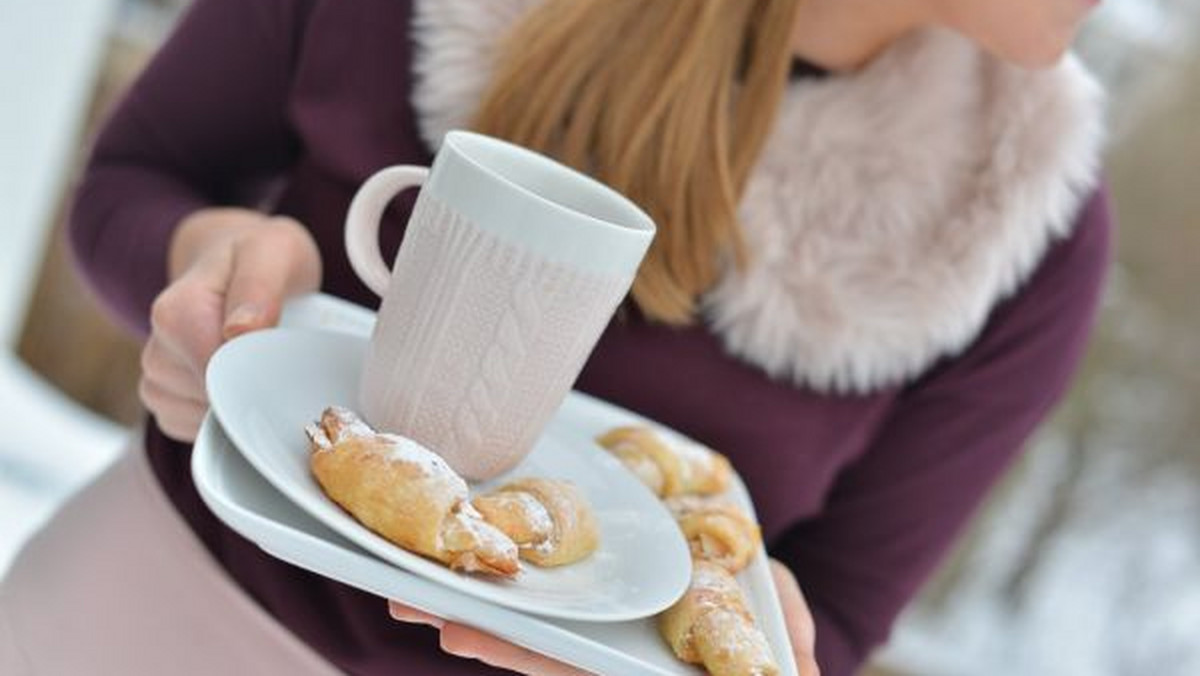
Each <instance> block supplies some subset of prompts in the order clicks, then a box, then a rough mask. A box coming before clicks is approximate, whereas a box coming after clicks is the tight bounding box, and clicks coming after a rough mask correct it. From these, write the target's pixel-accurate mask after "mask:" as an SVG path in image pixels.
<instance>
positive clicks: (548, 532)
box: [472, 479, 600, 566]
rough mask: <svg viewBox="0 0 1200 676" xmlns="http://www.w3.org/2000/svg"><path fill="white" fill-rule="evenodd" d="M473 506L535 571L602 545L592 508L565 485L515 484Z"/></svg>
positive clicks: (538, 481)
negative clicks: (535, 566) (512, 544)
mask: <svg viewBox="0 0 1200 676" xmlns="http://www.w3.org/2000/svg"><path fill="white" fill-rule="evenodd" d="M472 504H474V506H475V509H477V510H478V511H479V513H480V514H482V515H483V518H484V520H485V521H487V522H488V523H490V524H492V525H493V526H495V527H496V528H499V529H500V530H501V531H503V532H504V534H505V535H507V536H508V537H509V538H511V539H512V541H513V542H515V543H517V547H518V548H519V549H518V552H519V554H520V557H521V558H522V559H525V560H526V561H529V562H530V563H534V564H537V565H539V566H562V565H566V564H568V563H575V562H576V561H579V560H580V559H583V558H586V557H587V556H589V555H591V553H592V552H594V551H596V547H597V546H598V545H599V543H600V537H599V534H598V532H597V528H596V520H595V518H594V517H593V516H592V509H591V506H590V505H588V503H587V500H586V499H585V498H584V497H583V494H582V493H581V492H580V491H579V489H578V488H576V487H575V484H572V483H570V482H567V481H556V480H551V479H519V480H517V481H513V482H511V483H508V484H505V485H503V486H501V487H500V488H498V489H496V490H495V491H492V492H490V493H487V494H484V495H480V496H478V497H476V498H475V499H474V500H473V501H472Z"/></svg>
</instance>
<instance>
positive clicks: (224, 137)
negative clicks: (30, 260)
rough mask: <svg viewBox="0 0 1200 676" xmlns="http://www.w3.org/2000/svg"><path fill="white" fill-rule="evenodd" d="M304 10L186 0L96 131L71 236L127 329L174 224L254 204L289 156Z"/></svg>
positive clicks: (151, 293) (143, 310)
mask: <svg viewBox="0 0 1200 676" xmlns="http://www.w3.org/2000/svg"><path fill="white" fill-rule="evenodd" d="M305 14H306V6H305V0H254V1H253V2H246V1H245V0H197V2H195V3H194V4H193V5H192V7H191V8H190V10H189V11H188V12H187V14H186V15H185V16H184V17H183V18H182V20H181V22H180V23H179V25H178V26H177V28H176V30H175V32H174V33H173V34H172V35H171V37H170V38H169V39H168V41H167V42H166V43H165V44H164V46H163V47H162V49H160V50H159V52H158V53H157V54H156V55H155V57H154V59H153V60H152V62H151V63H150V64H149V66H148V67H147V68H146V69H145V71H143V73H142V74H141V75H140V77H139V78H138V79H137V80H136V81H135V82H134V84H133V85H132V87H131V88H130V90H129V91H128V92H127V93H126V95H125V97H124V98H123V100H122V101H121V102H120V103H119V104H118V105H117V107H116V108H115V109H114V110H113V112H112V113H111V115H110V117H109V118H108V120H107V121H106V123H105V125H104V126H103V128H102V129H101V131H100V133H99V135H98V136H97V138H96V140H95V143H94V146H93V148H92V155H91V157H90V159H89V161H88V164H87V166H86V168H85V170H84V173H83V176H82V178H81V181H80V184H79V186H78V188H77V190H76V194H75V201H74V205H73V208H72V212H71V220H70V239H71V245H72V248H73V250H74V253H75V257H76V260H77V262H78V264H79V266H80V267H81V268H82V270H83V271H84V274H85V276H86V277H87V278H88V280H89V282H90V283H91V284H92V286H93V287H94V288H95V289H96V290H97V291H98V293H99V295H100V297H101V298H102V299H103V300H104V301H105V302H106V304H107V305H108V306H109V307H110V309H112V310H113V311H114V312H115V313H116V314H117V315H118V316H119V317H120V318H121V319H123V320H124V321H125V322H126V323H127V324H128V325H130V326H131V327H133V328H135V329H137V330H140V331H143V332H144V331H146V330H147V327H148V324H149V308H150V303H151V301H152V300H153V299H154V297H155V296H156V295H157V294H158V292H159V291H160V290H161V289H162V288H163V287H164V286H165V284H166V281H167V249H168V246H169V243H170V239H171V234H172V233H173V231H174V228H175V226H176V224H177V223H178V222H179V221H180V220H181V219H182V218H183V217H184V216H185V215H186V214H188V213H190V212H192V211H194V210H196V209H198V208H201V207H203V206H207V205H214V204H244V205H251V204H254V203H255V202H256V201H257V200H259V199H261V197H262V187H263V186H264V185H266V183H267V179H269V178H271V177H272V176H277V175H279V174H280V173H281V172H282V171H283V170H284V169H285V168H286V167H287V165H288V164H289V162H290V161H291V160H292V158H293V157H294V155H295V146H296V141H295V138H294V135H293V134H292V132H291V130H290V128H289V125H288V122H287V110H286V107H287V97H288V91H289V86H290V80H291V73H292V71H293V65H294V61H295V59H296V52H297V51H298V48H299V41H300V37H301V32H302V30H303V26H304V16H305Z"/></svg>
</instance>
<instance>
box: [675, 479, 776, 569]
mask: <svg viewBox="0 0 1200 676" xmlns="http://www.w3.org/2000/svg"><path fill="white" fill-rule="evenodd" d="M663 502H664V503H665V504H666V506H667V508H668V509H670V510H671V514H673V515H674V516H675V521H676V522H677V523H678V524H679V529H680V530H682V531H683V537H684V538H686V539H687V541H688V546H689V547H690V548H691V550H692V558H694V559H697V560H702V561H711V562H713V563H715V564H717V565H719V566H721V567H722V568H724V569H725V570H728V571H729V572H731V573H737V572H738V571H740V570H742V569H743V568H745V567H746V566H747V565H748V564H749V563H750V560H751V559H752V558H754V555H755V553H757V552H758V547H759V545H760V544H761V543H762V535H761V533H760V530H759V527H758V524H757V523H755V522H754V520H753V519H751V518H750V517H749V516H748V515H747V514H746V513H745V512H743V511H742V510H741V508H740V507H738V506H737V505H735V504H733V503H732V502H729V501H727V500H723V499H721V498H711V497H701V496H698V495H679V496H676V497H673V498H667V499H666V500H664V501H663Z"/></svg>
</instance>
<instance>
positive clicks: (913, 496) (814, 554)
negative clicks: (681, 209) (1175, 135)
mask: <svg viewBox="0 0 1200 676" xmlns="http://www.w3.org/2000/svg"><path fill="white" fill-rule="evenodd" d="M1110 230H1111V223H1110V217H1109V206H1108V201H1107V196H1106V193H1105V192H1104V191H1103V190H1101V191H1099V192H1097V193H1096V195H1095V196H1093V198H1092V199H1091V200H1089V201H1088V203H1087V204H1086V205H1085V207H1084V208H1083V210H1082V211H1081V214H1080V217H1079V221H1078V223H1077V225H1076V228H1075V230H1074V231H1073V234H1072V235H1071V237H1069V238H1068V239H1066V240H1064V241H1062V242H1059V243H1057V244H1056V245H1054V246H1053V247H1052V249H1051V250H1050V251H1049V252H1048V254H1047V255H1046V258H1045V260H1044V261H1043V262H1042V264H1041V266H1040V268H1039V269H1038V271H1037V272H1036V273H1035V275H1034V276H1033V277H1032V279H1030V280H1029V282H1028V283H1027V284H1026V285H1025V286H1024V288H1023V289H1021V290H1020V291H1019V292H1018V294H1017V295H1016V296H1014V297H1013V298H1010V299H1008V300H1007V301H1005V302H1004V303H1002V304H1001V305H999V306H998V307H997V308H996V309H995V311H994V312H993V313H992V316H991V318H990V320H989V323H988V325H987V327H986V328H985V330H984V332H983V333H982V335H981V336H980V337H979V338H978V340H977V341H976V342H975V343H974V344H973V345H972V347H971V348H970V349H969V350H968V351H967V352H966V353H964V354H962V355H961V356H959V357H957V358H955V359H953V360H948V361H946V362H945V363H943V364H941V365H939V366H938V367H936V368H935V369H934V370H933V371H932V372H931V373H929V374H928V375H927V376H925V377H924V378H922V379H921V380H920V381H919V382H917V383H915V384H914V385H913V386H911V387H909V388H908V389H907V390H906V391H905V392H904V393H903V394H902V395H901V397H900V400H899V402H898V403H897V405H896V407H895V409H894V411H893V412H892V413H891V415H890V416H889V417H888V419H887V420H886V421H885V422H884V424H883V425H882V427H881V428H880V430H879V433H878V435H877V436H876V438H875V441H874V442H873V444H872V445H871V447H870V448H869V449H868V450H867V452H866V453H865V454H864V455H863V456H862V457H861V458H859V459H858V460H857V461H856V462H855V463H853V464H852V465H850V466H849V467H847V468H846V469H845V470H844V471H843V472H842V473H841V474H840V476H839V477H838V480H837V482H836V483H835V485H834V487H833V489H832V490H831V492H830V494H829V496H828V498H827V502H826V505H825V508H824V510H823V511H822V512H821V514H820V516H818V517H817V518H814V519H812V520H810V521H807V522H803V523H800V524H797V525H796V526H794V527H793V528H791V529H790V530H789V531H788V532H787V533H786V534H785V535H784V536H783V537H782V538H781V539H780V540H779V541H778V542H776V543H773V547H772V550H773V551H772V553H773V555H774V556H776V557H778V558H779V559H781V560H782V561H784V562H785V563H786V564H787V565H788V567H789V568H791V570H792V571H793V572H794V573H795V575H796V577H797V579H798V580H799V582H800V587H801V588H802V589H803V590H804V593H805V595H806V597H807V599H808V601H809V605H810V607H811V609H812V613H813V615H814V619H815V621H816V651H817V661H818V664H819V665H820V667H821V673H822V674H824V675H825V676H841V675H843V674H851V673H853V671H854V670H855V669H856V668H857V667H858V666H859V665H860V664H861V662H862V661H863V660H864V659H865V658H866V656H867V655H868V653H869V651H870V650H871V649H872V648H873V647H874V646H876V645H877V644H879V643H881V642H883V641H884V640H885V639H886V637H887V635H888V632H889V630H890V627H891V625H892V622H893V621H894V619H895V617H896V615H897V614H898V613H899V612H900V610H901V609H902V608H903V606H904V605H905V604H906V603H907V602H908V601H909V600H910V599H911V598H912V596H913V595H914V594H915V593H916V592H917V590H918V588H919V586H920V585H921V583H922V582H923V581H924V580H925V579H926V577H927V576H928V575H929V574H930V572H931V571H932V570H933V569H934V567H935V566H936V565H937V563H938V562H939V560H940V558H941V557H942V555H943V554H944V553H945V551H946V550H947V549H948V547H949V545H950V544H951V543H952V541H953V540H954V538H955V536H956V535H957V534H958V532H959V530H960V529H961V528H962V527H963V525H964V524H965V523H966V522H967V520H968V518H969V517H970V516H971V515H972V513H973V511H974V510H975V509H976V507H977V506H978V505H979V503H980V502H981V500H982V498H983V497H984V495H985V493H986V491H987V490H988V489H989V488H990V487H991V485H992V484H993V483H994V482H995V480H996V479H997V478H998V477H1000V476H1001V474H1002V473H1003V472H1004V470H1005V468H1006V467H1007V466H1008V465H1009V462H1010V461H1011V460H1012V459H1013V458H1014V457H1015V456H1016V454H1017V452H1018V450H1019V449H1020V448H1021V445H1022V444H1023V443H1024V442H1025V441H1026V439H1027V438H1028V437H1029V435H1030V434H1031V433H1032V432H1033V430H1034V429H1035V428H1036V427H1037V425H1038V424H1039V423H1040V422H1041V421H1042V420H1043V419H1044V418H1045V417H1046V415H1047V414H1048V413H1049V411H1050V410H1051V408H1052V407H1053V406H1054V404H1055V403H1056V402H1058V400H1059V399H1060V398H1061V397H1062V396H1063V394H1064V392H1065V391H1066V388H1067V385H1068V383H1069V381H1070V378H1071V376H1072V374H1073V372H1074V370H1075V367H1076V365H1077V363H1078V361H1079V358H1080V356H1081V355H1082V353H1083V350H1084V344H1085V341H1086V339H1087V336H1088V333H1089V329H1090V327H1091V326H1092V322H1093V319H1094V316H1095V313H1096V307H1097V301H1098V299H1099V296H1100V291H1101V287H1102V284H1103V280H1104V273H1105V269H1106V268H1107V265H1108V262H1109V239H1110Z"/></svg>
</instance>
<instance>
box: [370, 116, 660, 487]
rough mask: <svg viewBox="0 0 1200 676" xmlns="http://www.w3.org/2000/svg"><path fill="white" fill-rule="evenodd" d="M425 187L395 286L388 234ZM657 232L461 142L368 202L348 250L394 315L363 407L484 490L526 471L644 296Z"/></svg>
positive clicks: (525, 153) (641, 219)
mask: <svg viewBox="0 0 1200 676" xmlns="http://www.w3.org/2000/svg"><path fill="white" fill-rule="evenodd" d="M414 186H421V192H420V195H419V196H418V198H417V203H416V206H415V207H414V209H413V213H412V216H411V218H410V219H409V222H408V228H407V230H406V232H405V236H404V242H403V245H402V246H401V247H400V252H399V253H398V254H397V256H396V261H395V264H394V265H393V266H392V268H393V269H391V270H389V268H388V266H387V265H386V264H385V263H384V260H383V257H382V256H381V254H380V252H379V240H378V230H379V221H380V218H381V216H382V214H383V211H384V209H385V208H386V207H387V205H388V203H389V202H390V201H391V200H392V198H393V197H395V196H396V195H397V194H398V193H400V192H401V191H403V190H405V189H407V188H411V187H414ZM653 236H654V223H653V221H652V220H651V219H650V217H649V216H647V215H646V214H645V213H644V212H643V211H642V210H641V209H639V208H638V207H637V206H635V205H634V204H633V203H632V202H630V201H629V200H628V199H626V198H625V197H622V196H621V195H620V194H618V193H617V192H615V191H613V190H612V189H610V188H608V187H606V186H604V185H603V184H601V183H599V182H597V181H595V180H594V179H591V178H589V177H587V176H585V175H583V174H581V173H579V172H577V171H575V170H573V169H570V168H568V167H565V166H563V165H561V164H558V163H557V162H555V161H553V160H551V159H549V158H547V157H545V156H543V155H540V154H538V153H535V152H532V151H530V150H528V149H525V148H521V147H518V146H515V145H512V144H510V143H507V142H504V141H501V140H498V139H494V138H491V137H487V136H483V135H480V134H474V133H470V132H465V131H452V132H450V133H448V134H446V136H445V139H444V140H443V142H442V147H441V149H440V150H439V152H438V154H437V157H436V158H435V159H434V162H433V166H432V167H430V168H429V169H426V168H424V167H414V166H396V167H389V168H387V169H383V170H381V171H379V172H378V173H376V174H375V175H373V176H371V177H370V178H369V179H367V181H366V182H365V183H364V184H363V185H362V187H361V188H359V190H358V193H357V194H356V195H355V196H354V200H353V202H352V203H351V205H350V211H349V214H348V216H347V218H346V250H347V253H348V254H349V257H350V263H351V265H352V266H353V268H354V270H355V272H356V273H357V274H358V276H359V277H360V278H361V279H362V280H363V282H364V283H366V285H367V286H369V287H370V288H371V289H372V290H373V291H375V293H377V294H379V295H380V297H382V299H383V303H382V305H381V306H380V309H379V320H378V323H377V324H376V327H375V332H374V334H373V335H372V336H371V345H370V347H369V349H368V351H367V357H366V362H365V364H364V367H363V373H362V379H361V383H360V389H359V399H360V401H359V404H360V406H361V407H362V410H363V412H364V414H365V416H366V418H367V420H368V421H369V422H371V423H372V424H373V425H374V426H375V427H376V428H378V429H380V430H385V431H390V432H395V433H397V434H401V435H404V436H406V437H409V438H412V439H415V440H417V441H419V442H420V443H422V444H424V445H425V446H427V447H429V448H431V449H432V450H434V451H436V452H437V453H439V454H441V455H442V457H444V458H445V459H446V461H447V462H449V463H450V465H451V466H452V467H454V469H456V470H458V471H459V472H460V473H461V474H463V475H464V476H466V477H467V478H470V479H487V478H491V477H494V476H496V475H497V474H500V473H502V472H504V471H505V470H508V469H510V468H512V467H513V466H514V465H516V464H517V463H518V462H519V461H520V460H521V459H522V458H524V457H525V456H526V455H527V454H528V453H529V451H531V450H532V449H533V444H534V442H535V441H536V440H537V438H538V436H539V435H540V434H541V432H542V430H543V428H544V427H545V426H546V424H547V423H548V422H549V420H550V418H551V417H552V416H553V415H554V412H555V410H557V409H558V407H559V405H560V404H561V403H562V401H563V399H564V398H565V397H566V395H567V392H568V391H569V390H570V388H571V385H572V384H573V383H574V382H575V378H576V377H577V376H578V375H579V371H580V370H581V369H582V368H583V364H584V362H585V361H586V359H587V356H588V354H589V353H590V352H591V350H592V348H593V347H594V346H595V344H596V340H597V339H598V338H599V337H600V334H601V332H602V331H603V330H604V327H605V326H606V325H607V324H608V321H609V319H610V318H611V317H612V314H613V312H614V310H615V309H616V307H617V305H618V304H619V303H620V301H621V300H622V298H624V296H625V294H626V293H628V291H629V287H630V285H631V284H632V282H633V277H634V274H635V272H636V271H637V268H638V265H639V264H640V263H641V261H642V258H643V257H644V256H645V253H646V249H647V248H648V247H649V245H650V240H651V239H652V238H653Z"/></svg>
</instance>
